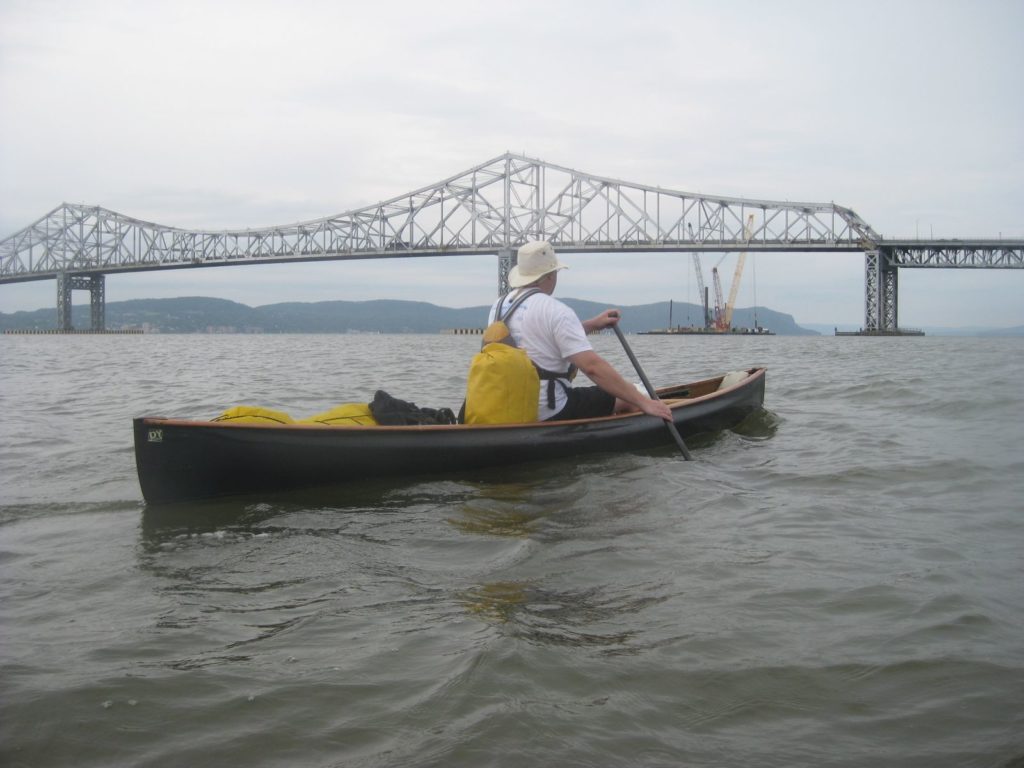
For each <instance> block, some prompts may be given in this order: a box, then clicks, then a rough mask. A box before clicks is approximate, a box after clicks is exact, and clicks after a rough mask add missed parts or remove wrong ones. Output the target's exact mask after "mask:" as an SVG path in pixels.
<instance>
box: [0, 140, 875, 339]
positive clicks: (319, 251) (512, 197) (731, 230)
mask: <svg viewBox="0 0 1024 768" xmlns="http://www.w3.org/2000/svg"><path fill="white" fill-rule="evenodd" d="M751 217H753V218H752V220H751ZM531 239H546V240H550V241H551V242H552V243H554V244H555V245H556V246H557V247H558V248H559V249H561V250H564V251H569V252H587V253H592V252H602V251H618V252H637V253H642V252H657V251H671V252H685V251H732V250H738V249H742V250H745V251H758V250H761V251H813V252H823V251H863V252H868V253H872V252H877V248H878V244H879V242H880V241H881V238H880V237H879V235H878V234H877V233H876V232H874V230H872V229H871V227H870V226H868V224H867V223H866V222H864V221H863V220H862V219H861V218H860V217H859V216H858V215H857V214H856V213H854V212H853V211H852V210H850V209H849V208H843V207H841V206H837V205H835V204H832V203H792V202H780V201H772V200H753V199H743V198H731V197H721V196H711V195H702V194H693V193H687V192H679V191H673V190H666V189H662V188H660V187H652V186H647V185H642V184H635V183H631V182H625V181H619V180H615V179H609V178H605V177H601V176H594V175H591V174H586V173H581V172H578V171H574V170H571V169H569V168H563V167H561V166H557V165H552V164H550V163H546V162H544V161H541V160H535V159H531V158H528V157H525V156H522V155H516V154H511V153H506V154H504V155H501V156H499V157H497V158H495V159H493V160H490V161H488V162H486V163H483V164H481V165H478V166H476V167H474V168H470V169H469V170H467V171H464V172H462V173H460V174H457V175H455V176H452V177H451V178H448V179H445V180H444V181H441V182H438V183H436V184H432V185H429V186H426V187H422V188H420V189H418V190H416V191H414V192H410V193H408V194H405V195H401V196H399V197H395V198H392V199H390V200H387V201H384V202H381V203H378V204H376V205H371V206H367V207H365V208H360V209H357V210H354V211H349V212H347V213H342V214H338V215H335V216H328V217H325V218H321V219H314V220H311V221H307V222H300V223H298V224H293V225H288V226H281V227H268V228H265V229H244V230H224V231H197V230H187V229H180V228H176V227H169V226H165V225H161V224H155V223H152V222H147V221H141V220H139V219H134V218H131V217H128V216H124V215H122V214H119V213H115V212H113V211H109V210H107V209H104V208H101V207H98V206H84V205H72V204H67V203H65V204H63V205H61V206H59V207H58V208H56V209H54V210H53V211H51V212H50V213H48V214H47V215H45V216H43V217H42V218H41V219H39V220H38V221H36V222H34V223H33V224H31V225H29V226H28V227H25V228H24V229H22V230H20V231H19V232H16V233H14V234H13V235H10V236H9V237H7V238H5V239H4V240H2V241H0V283H14V282H22V281H28V280H42V279H52V278H56V279H57V282H58V301H57V304H58V310H59V321H60V324H61V327H62V328H69V327H70V306H71V301H70V292H71V290H73V289H88V290H89V291H90V293H91V295H92V300H93V324H94V328H96V323H97V322H100V323H101V322H102V317H103V312H102V310H101V309H99V310H98V309H97V304H100V305H101V304H102V301H103V280H104V276H105V275H107V274H114V273H120V272H135V271H151V270H162V269H183V268H194V267H213V266H229V265H235V264H252V263H286V262H293V261H296V262H298V261H324V260H345V259H371V258H403V257H422V256H442V255H443V256H450V255H458V254H466V255H469V254H496V255H497V256H498V286H499V290H507V286H508V281H507V275H508V271H509V269H511V267H512V265H513V252H514V249H515V248H516V247H517V246H518V245H519V244H521V243H523V242H525V241H527V240H531ZM875 261H876V262H877V263H879V264H882V263H888V262H886V261H885V260H882V261H879V260H878V259H877V258H876V260H875ZM869 269H870V266H869ZM883 314H884V313H883Z"/></svg>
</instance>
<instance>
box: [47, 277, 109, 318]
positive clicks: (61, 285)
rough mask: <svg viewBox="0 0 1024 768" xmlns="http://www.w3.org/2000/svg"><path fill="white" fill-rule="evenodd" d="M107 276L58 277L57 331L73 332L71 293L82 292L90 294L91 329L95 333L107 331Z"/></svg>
mask: <svg viewBox="0 0 1024 768" xmlns="http://www.w3.org/2000/svg"><path fill="white" fill-rule="evenodd" d="M105 283H106V276H105V275H102V274H92V275H70V274H68V273H67V272H60V273H59V274H58V275H57V329H58V330H60V331H65V332H66V331H73V330H74V329H75V326H74V325H73V324H72V322H71V292H72V291H75V290H82V291H88V292H89V309H90V312H89V315H90V320H91V323H90V325H91V329H90V330H92V331H93V332H94V333H103V331H105V330H106V325H107V316H106V308H107V304H106V295H105V291H106V285H105Z"/></svg>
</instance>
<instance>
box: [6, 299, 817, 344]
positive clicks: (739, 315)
mask: <svg viewBox="0 0 1024 768" xmlns="http://www.w3.org/2000/svg"><path fill="white" fill-rule="evenodd" d="M564 301H565V303H566V304H568V305H569V306H570V307H572V309H573V310H574V311H575V312H576V313H577V314H578V315H579V316H580V317H581V318H583V319H586V318H588V317H593V316H594V315H596V314H598V313H599V312H601V311H603V310H604V309H607V308H608V305H607V304H601V303H597V302H593V301H582V300H579V299H564ZM489 308H490V306H489V305H486V306H485V305H481V306H477V307H466V308H463V309H453V308H451V307H440V306H437V305H435V304H429V303H427V302H421V301H394V300H389V299H378V300H373V301H319V302H305V303H304V302H286V303H282V304H267V305H265V306H261V307H249V306H247V305H245V304H239V303H237V302H234V301H228V300H226V299H215V298H206V297H200V296H188V297H182V298H177V299H133V300H131V301H111V302H108V303H107V306H106V320H107V328H109V329H122V328H141V329H143V330H145V331H147V332H159V333H361V332H362V333H439V332H441V331H442V330H445V329H450V328H482V327H483V326H484V325H486V323H487V313H488V310H489ZM619 309H621V310H622V313H623V320H622V329H623V330H624V331H626V332H627V333H636V332H638V331H648V330H652V329H656V328H665V327H667V326H668V325H669V302H667V301H663V302H659V303H656V304H642V305H639V306H621V307H619ZM702 311H703V310H702V308H701V307H699V306H697V305H694V304H685V303H673V305H672V324H673V325H690V324H697V323H698V318H700V317H701V316H702ZM756 311H757V323H758V324H759V325H762V326H764V327H765V328H768V329H769V330H772V331H774V332H775V333H777V334H780V335H787V336H797V335H799V336H806V335H817V331H813V330H808V329H807V328H801V327H800V326H798V325H797V324H796V322H795V321H794V320H793V317H792V315H787V314H783V313H781V312H775V311H773V310H770V309H765V308H762V307H758V308H757V310H756ZM71 317H72V324H73V325H74V326H75V328H78V329H87V328H88V327H89V322H90V321H89V307H88V306H87V305H78V306H75V307H73V308H72V314H71ZM733 324H734V325H736V326H746V327H752V326H753V325H754V309H753V308H747V309H737V310H736V311H735V312H734V313H733ZM56 327H57V311H56V309H54V308H49V309H37V310H35V311H32V312H14V313H11V314H6V313H2V312H0V331H6V330H53V329H55V328H56Z"/></svg>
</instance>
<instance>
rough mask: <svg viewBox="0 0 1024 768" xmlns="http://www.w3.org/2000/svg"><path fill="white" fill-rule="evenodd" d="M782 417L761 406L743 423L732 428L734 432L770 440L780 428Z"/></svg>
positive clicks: (757, 438) (748, 436)
mask: <svg viewBox="0 0 1024 768" xmlns="http://www.w3.org/2000/svg"><path fill="white" fill-rule="evenodd" d="M780 423H781V419H780V418H779V417H778V416H777V415H776V414H775V413H773V412H772V411H770V410H768V409H767V408H759V409H758V410H756V411H754V412H753V413H752V414H750V415H749V416H748V417H747V418H746V419H744V420H743V421H742V422H741V423H739V424H737V425H736V426H735V427H733V428H732V430H731V431H732V432H735V433H736V434H738V435H742V436H743V437H746V438H749V439H754V440H770V439H771V438H773V437H775V434H776V432H778V430H779V424H780Z"/></svg>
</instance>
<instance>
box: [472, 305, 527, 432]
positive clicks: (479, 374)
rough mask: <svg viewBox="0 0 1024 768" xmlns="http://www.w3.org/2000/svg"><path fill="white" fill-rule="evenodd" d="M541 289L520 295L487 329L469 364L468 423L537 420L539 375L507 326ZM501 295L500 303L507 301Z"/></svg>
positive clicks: (519, 422)
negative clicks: (513, 316) (526, 301)
mask: <svg viewBox="0 0 1024 768" xmlns="http://www.w3.org/2000/svg"><path fill="white" fill-rule="evenodd" d="M538 292H539V291H538V289H536V288H533V289H530V290H528V291H525V292H524V293H523V294H522V295H520V296H518V297H517V298H516V300H515V302H513V304H512V306H511V307H509V309H508V311H507V312H505V314H504V315H500V314H499V319H498V320H495V321H494V322H493V323H491V324H490V325H489V326H487V330H485V331H484V342H483V344H484V346H483V349H481V350H480V351H479V352H478V353H477V354H476V355H474V356H473V360H472V362H471V363H470V365H469V380H468V381H467V382H466V415H465V422H466V424H521V423H523V422H529V421H536V420H537V412H538V410H539V409H538V404H537V401H538V398H539V396H540V376H538V375H537V368H536V367H535V366H534V364H533V363H532V362H531V360H530V358H529V356H528V355H527V354H526V352H524V351H523V350H521V349H519V348H518V347H517V346H516V343H515V341H514V340H513V339H512V334H511V332H510V331H509V329H508V326H507V325H505V321H506V320H508V319H509V318H510V317H511V316H512V313H513V312H515V311H516V309H518V308H519V305H520V304H522V303H523V302H524V301H525V300H526V299H527V298H529V297H530V296H532V295H533V294H535V293H538ZM504 301H505V299H504V298H502V300H501V302H499V304H498V306H499V307H500V306H501V305H502V304H503V303H504Z"/></svg>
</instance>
